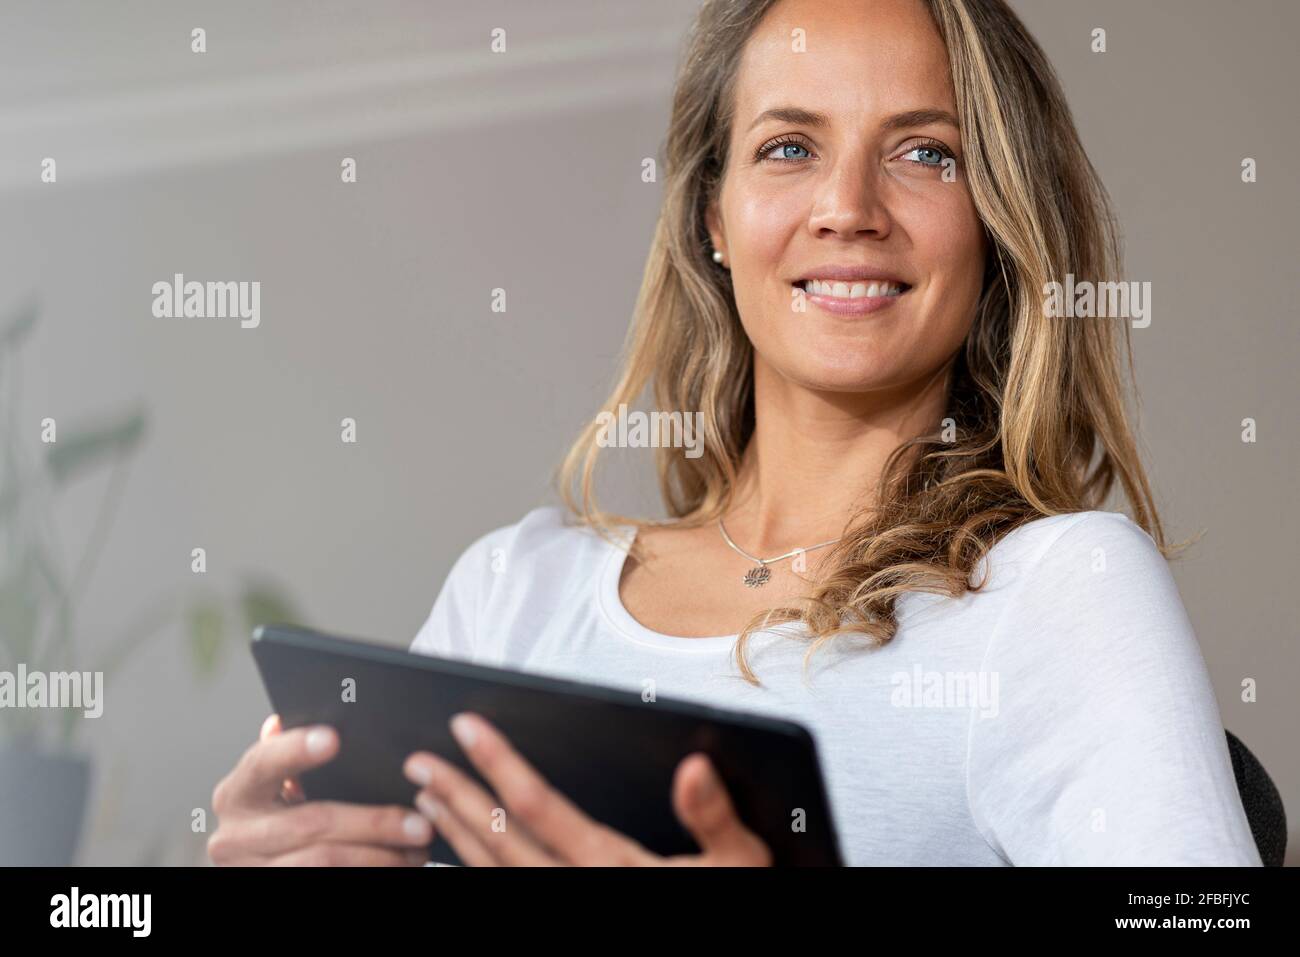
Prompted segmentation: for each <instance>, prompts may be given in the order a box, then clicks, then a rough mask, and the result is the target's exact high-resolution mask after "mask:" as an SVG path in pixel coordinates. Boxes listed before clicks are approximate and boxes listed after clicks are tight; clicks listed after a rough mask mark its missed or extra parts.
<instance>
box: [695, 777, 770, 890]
mask: <svg viewBox="0 0 1300 957" xmlns="http://www.w3.org/2000/svg"><path fill="white" fill-rule="evenodd" d="M673 809H674V810H675V811H676V812H677V817H678V819H679V820H680V821H681V822H682V825H683V826H684V827H685V828H686V829H687V830H688V831H690V832H691V836H692V837H694V838H695V841H696V843H697V844H699V845H700V849H701V851H702V852H703V853H702V854H700V855H683V856H682V857H681V858H672V859H671V860H672V862H673V863H681V864H720V865H724V866H737V867H739V866H757V867H767V866H770V865H771V863H772V853H771V851H770V850H769V849H768V846H767V845H766V844H765V843H763V840H762V839H761V838H760V837H759V836H758V835H757V834H755V833H754V832H753V831H751V830H750V829H749V828H747V827H746V826H745V825H744V823H743V822H742V821H741V820H740V815H739V814H737V813H736V807H735V805H734V804H733V803H732V801H731V795H729V794H728V793H727V788H726V785H725V784H724V783H723V781H722V778H721V777H720V776H719V775H718V772H717V771H716V770H714V768H713V763H712V762H711V761H710V760H709V759H708V757H707V756H706V755H704V754H700V753H698V752H697V753H695V754H691V755H688V756H687V757H686V758H685V759H683V761H682V762H681V764H679V765H678V766H677V772H676V774H675V775H674V776H673Z"/></svg>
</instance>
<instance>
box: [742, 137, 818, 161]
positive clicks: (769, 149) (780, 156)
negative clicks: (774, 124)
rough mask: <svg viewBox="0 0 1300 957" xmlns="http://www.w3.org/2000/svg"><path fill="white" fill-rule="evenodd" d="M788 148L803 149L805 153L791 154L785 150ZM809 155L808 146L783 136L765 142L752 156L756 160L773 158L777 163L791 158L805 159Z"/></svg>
mask: <svg viewBox="0 0 1300 957" xmlns="http://www.w3.org/2000/svg"><path fill="white" fill-rule="evenodd" d="M788 150H803V151H804V153H805V154H806V155H804V156H791V155H790V154H789V153H788V152H787V151H788ZM811 156H812V154H811V153H810V152H809V150H808V147H806V146H804V145H803V144H802V143H800V142H798V141H797V140H793V139H788V138H785V137H778V138H777V139H775V140H772V141H771V142H769V143H765V144H764V145H763V146H760V147H759V148H758V152H757V153H755V154H754V158H755V159H757V160H772V159H774V160H776V161H777V162H779V163H780V162H789V161H791V160H805V159H809V158H810V157H811Z"/></svg>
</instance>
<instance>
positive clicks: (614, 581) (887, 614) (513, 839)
mask: <svg viewBox="0 0 1300 957" xmlns="http://www.w3.org/2000/svg"><path fill="white" fill-rule="evenodd" d="M1067 274H1072V275H1073V276H1074V277H1075V282H1076V285H1077V284H1078V283H1079V282H1081V281H1091V282H1100V281H1105V280H1108V279H1112V278H1118V254H1117V251H1116V242H1115V239H1114V236H1113V233H1112V224H1111V220H1110V215H1109V211H1108V208H1107V201H1106V197H1105V193H1104V191H1103V189H1102V187H1101V184H1100V183H1099V181H1098V179H1097V176H1096V174H1095V172H1094V171H1093V169H1092V167H1091V165H1090V164H1089V162H1088V160H1087V158H1086V156H1085V154H1084V151H1083V149H1082V147H1081V145H1080V143H1079V140H1078V136H1077V134H1076V132H1075V130H1074V127H1073V124H1072V121H1071V118H1070V114H1069V111H1068V108H1067V106H1066V104H1065V102H1064V99H1063V97H1062V94H1061V91H1060V88H1059V86H1058V84H1057V81H1056V79H1055V77H1054V75H1053V73H1052V70H1051V68H1050V66H1049V65H1048V63H1047V62H1046V60H1045V59H1044V57H1043V54H1042V51H1041V50H1040V49H1039V48H1038V46H1037V45H1036V44H1035V42H1034V41H1033V39H1032V38H1031V37H1030V36H1029V35H1028V34H1027V33H1026V31H1025V29H1024V27H1023V26H1022V25H1021V24H1020V22H1019V21H1018V20H1017V19H1016V17H1015V16H1014V14H1013V13H1012V12H1011V11H1010V10H1009V9H1008V8H1007V7H1006V6H1005V4H1004V3H1003V2H1002V0H835V2H830V0H776V2H773V0H720V2H712V0H710V2H706V3H705V4H704V6H703V8H702V10H701V12H700V14H699V18H698V21H697V24H696V27H695V30H694V32H693V34H692V39H691V44H690V47H689V49H688V51H687V55H686V57H685V60H684V63H683V66H682V70H681V74H680V76H679V78H678V82H677V90H676V95H675V99H674V103H673V114H672V126H671V129H670V132H669V138H668V143H667V183H666V189H665V199H664V208H663V215H662V217H661V219H660V222H659V226H658V230H657V233H656V236H655V242H654V247H653V250H652V253H651V257H650V261H649V264H648V267H647V270H646V275H645V279H644V283H643V285H642V289H641V295H640V298H639V301H638V306H637V317H636V322H635V324H634V327H633V331H632V333H631V338H630V340H629V348H628V356H627V360H626V365H625V368H624V370H623V373H622V376H621V378H620V380H619V382H618V385H617V387H616V389H615V390H614V394H613V395H612V396H611V397H610V399H609V401H608V403H607V406H606V409H605V411H606V412H608V411H611V410H614V409H617V408H618V407H619V406H620V404H625V403H627V404H630V403H634V402H635V401H636V400H637V397H638V396H640V395H641V394H642V390H643V388H644V387H646V386H652V387H653V394H654V396H655V399H656V401H655V405H656V407H657V408H659V409H662V410H667V411H679V412H683V413H687V414H689V413H690V412H692V411H693V410H698V411H699V412H701V413H702V415H703V423H704V435H705V438H706V441H705V446H704V452H703V455H700V456H697V457H690V456H687V455H685V454H683V451H682V449H680V448H678V449H660V450H659V452H658V453H657V454H658V455H659V459H658V462H659V474H660V481H661V487H662V490H663V497H664V500H665V503H666V506H667V509H668V511H669V514H670V515H671V516H672V518H673V520H672V521H670V522H666V523H650V522H644V521H638V520H635V519H630V518H626V517H623V516H616V515H609V514H606V513H604V512H602V511H601V510H600V508H599V506H598V505H597V504H596V501H595V497H594V494H593V492H592V484H593V475H594V470H595V465H596V461H597V459H598V457H599V452H600V447H601V445H602V444H603V443H602V441H601V435H600V432H601V429H602V422H603V420H597V421H593V423H592V425H591V426H590V427H589V428H588V429H587V431H586V432H585V433H584V435H583V436H582V437H581V438H580V439H579V440H578V442H577V443H576V445H575V447H574V449H573V450H572V451H571V453H570V455H569V457H568V459H567V460H566V463H565V466H564V468H563V470H562V472H561V482H560V485H561V489H562V491H563V493H564V495H565V499H566V502H567V503H568V507H569V511H570V512H572V513H573V515H574V516H576V518H577V520H576V521H573V520H571V519H570V518H569V516H568V515H567V514H566V513H565V512H562V511H561V510H560V509H558V508H542V509H537V510H534V511H532V512H530V513H529V514H528V515H526V516H524V518H523V519H522V520H521V521H519V522H517V523H516V524H513V525H510V526H507V527H505V528H501V529H497V530H495V531H492V532H490V533H488V534H487V535H485V536H483V537H482V538H480V539H479V540H478V541H477V542H475V543H474V544H473V545H471V546H470V548H469V549H468V550H467V551H466V552H465V553H464V554H463V555H462V556H461V557H460V559H459V561H458V562H457V563H456V565H455V567H454V569H453V570H452V572H451V575H450V576H449V578H448V580H447V582H446V584H445V585H444V587H443V590H442V593H441V594H440V596H439V597H438V600H437V602H436V603H435V605H434V607H433V610H432V613H431V614H430V616H429V619H428V621H427V622H426V624H425V625H424V627H423V629H422V630H421V631H420V633H419V635H418V637H417V638H416V640H415V643H414V646H413V647H414V649H415V650H417V651H422V652H430V653H436V654H441V655H456V656H463V657H471V658H474V659H475V660H479V661H484V662H487V663H491V664H502V665H507V666H510V667H517V668H524V669H530V670H536V671H546V672H550V673H554V674H559V675H564V676H569V677H576V678H579V679H582V680H587V681H592V682H597V683H604V684H611V685H619V686H626V687H633V688H641V687H643V685H644V683H645V682H646V681H651V682H653V685H654V687H655V690H656V693H657V694H663V695H665V696H670V697H676V698H687V699H695V700H700V701H705V702H708V703H710V704H714V705H719V706H723V707H733V708H739V709H743V710H751V711H760V712H766V713H771V714H775V715H780V716H782V717H786V718H792V719H794V720H798V721H800V722H802V723H804V724H805V725H807V726H808V727H809V728H810V729H811V730H812V731H813V733H814V735H815V736H816V738H817V741H818V746H819V751H820V754H821V758H822V761H823V764H824V769H825V773H826V776H827V781H828V787H829V791H830V796H831V803H832V806H833V812H834V816H835V824H836V826H837V829H838V832H839V835H840V840H841V845H842V847H843V849H844V852H845V855H846V858H847V859H848V861H849V863H853V864H971V865H1002V864H1015V865H1023V864H1030V865H1032V864H1150V865H1164V864H1207V865H1209V864H1241V865H1258V864H1259V863H1260V859H1259V856H1258V853H1257V851H1256V849H1255V846H1254V844H1253V842H1252V839H1251V834H1250V831H1249V828H1248V825H1247V822H1246V818H1245V815H1244V812H1243V810H1242V806H1241V803H1240V799H1239V797H1238V794H1237V790H1236V786H1235V783H1234V779H1233V774H1232V770H1231V765H1230V762H1229V756H1228V752H1227V747H1226V744H1225V739H1224V734H1223V727H1222V724H1221V719H1220V716H1219V713H1218V708H1217V705H1216V703H1215V700H1214V695H1213V691H1212V688H1211V685H1210V682H1209V678H1208V676H1207V674H1206V670H1205V666H1204V662H1203V660H1202V658H1201V656H1200V652H1199V650H1198V647H1197V644H1196V639H1195V636H1194V634H1193V632H1192V629H1191V626H1190V623H1189V622H1188V619H1187V615H1186V613H1185V611H1184V609H1183V606H1182V603H1181V601H1180V600H1179V597H1178V593H1177V590H1176V588H1175V586H1174V583H1173V580H1172V577H1171V576H1170V573H1169V570H1168V568H1167V567H1166V557H1167V554H1168V553H1170V552H1171V551H1172V550H1171V549H1170V548H1169V547H1168V546H1166V544H1165V542H1164V536H1163V533H1162V530H1161V525H1160V522H1159V519H1158V517H1157V514H1156V509H1155V507H1154V504H1153V501H1152V495H1151V491H1150V489H1149V487H1148V484H1147V480H1146V477H1145V475H1144V472H1143V469H1142V465H1141V463H1140V462H1139V459H1138V455H1137V453H1136V446H1135V441H1134V438H1133V435H1132V431H1131V428H1130V426H1129V423H1128V421H1127V418H1126V414H1125V411H1124V401H1123V394H1122V388H1121V381H1122V380H1121V373H1120V355H1119V353H1120V348H1119V347H1120V345H1121V336H1120V332H1121V331H1123V334H1124V335H1123V337H1122V338H1123V344H1124V345H1127V327H1126V326H1124V325H1121V323H1122V322H1123V321H1124V320H1122V319H1121V320H1116V319H1114V318H1106V319H1086V318H1074V317H1071V318H1068V319H1066V318H1057V317H1054V316H1053V315H1051V314H1049V311H1048V310H1046V309H1045V305H1044V297H1045V294H1046V292H1047V290H1048V288H1049V284H1050V283H1053V282H1064V281H1065V277H1066V275H1067ZM1116 485H1118V487H1119V489H1122V491H1123V493H1124V495H1125V497H1126V498H1127V500H1128V503H1129V506H1130V508H1131V511H1132V513H1133V518H1132V519H1130V518H1127V517H1125V516H1123V515H1121V514H1119V513H1115V512H1110V511H1104V510H1101V506H1102V504H1103V503H1104V501H1105V499H1106V497H1107V495H1108V494H1109V492H1110V491H1111V490H1112V489H1113V488H1115V487H1116ZM633 535H634V542H633V547H632V549H631V553H630V554H629V553H628V552H627V551H626V550H625V549H624V547H622V546H624V545H626V543H627V539H628V538H629V537H633ZM742 626H743V628H742ZM453 728H454V730H455V731H457V733H458V738H459V739H460V740H461V743H462V746H464V747H465V749H466V752H467V754H468V756H469V758H470V760H471V761H473V762H474V763H475V765H476V766H477V767H479V768H480V770H481V771H482V772H483V773H484V776H485V778H486V779H487V780H488V781H490V782H491V783H492V785H493V789H494V791H495V792H496V793H495V795H492V794H489V793H488V792H486V791H484V790H482V789H481V788H479V787H478V786H477V785H475V784H474V783H473V782H471V781H470V780H469V779H468V778H467V777H466V776H465V775H463V774H461V773H460V772H458V771H456V770H455V769H454V768H452V767H451V766H450V765H448V764H446V763H445V762H442V761H440V760H438V759H437V758H435V757H434V756H432V755H428V754H416V755H412V756H411V757H410V758H409V759H408V761H407V764H406V772H407V774H408V777H410V779H411V780H412V781H414V782H416V783H418V784H419V785H420V786H421V787H422V791H421V795H420V798H419V800H418V801H417V805H418V807H419V808H420V809H421V811H422V812H423V814H422V815H418V816H417V815H413V814H411V813H410V811H409V809H401V808H385V809H377V810H376V809H362V808H356V807H347V806H338V805H324V804H320V803H318V802H307V803H297V804H295V803H294V801H295V800H296V798H295V794H294V792H295V788H296V785H295V784H294V783H293V781H292V778H293V776H294V775H296V774H297V773H299V772H300V771H302V770H303V769H305V768H308V767H311V766H314V765H316V764H319V763H322V762H324V761H327V760H329V759H330V758H331V757H332V756H333V754H334V753H335V751H336V749H337V739H336V737H335V736H334V735H333V733H332V731H331V730H330V729H315V730H313V731H307V730H305V729H300V730H295V731H291V732H286V733H283V734H281V733H278V726H277V724H276V719H275V718H274V716H272V718H270V719H268V723H267V725H266V727H265V728H264V734H263V739H262V741H261V742H259V743H258V744H257V745H255V746H254V747H253V748H251V749H250V751H249V752H248V754H247V755H246V756H245V757H244V759H243V761H241V763H240V765H239V766H238V767H237V768H236V769H235V770H234V771H232V772H231V774H230V775H229V776H228V777H227V778H226V779H225V780H223V781H222V783H221V784H220V785H218V788H217V791H216V793H215V794H214V806H215V808H216V810H217V812H218V814H219V816H220V822H221V823H220V828H219V829H218V831H217V832H216V834H215V835H214V836H213V838H212V840H211V842H210V852H211V854H212V856H213V858H214V859H215V860H217V861H218V862H221V863H225V862H239V863H246V862H268V863H357V864H370V863H394V864H397V863H405V862H418V861H420V860H422V859H423V856H422V854H421V853H419V852H416V853H414V854H410V853H409V852H408V851H406V850H404V849H406V848H410V847H413V846H414V847H420V846H422V845H424V844H425V843H427V841H428V840H429V839H430V837H431V834H432V830H431V829H430V821H431V822H432V827H434V828H437V829H438V830H439V832H440V833H441V834H442V835H443V836H445V837H446V838H447V840H448V841H449V842H450V843H451V844H452V845H453V846H454V847H455V848H456V850H457V852H458V853H459V854H460V856H461V858H462V859H463V860H464V861H466V862H467V863H469V864H548V863H582V864H587V863H591V864H658V863H681V864H764V863H768V862H769V854H768V850H767V848H766V847H765V846H764V845H763V843H762V841H760V840H759V839H758V838H757V837H756V836H755V835H754V834H753V833H751V832H750V831H748V830H747V829H746V828H745V827H744V825H743V824H742V823H741V822H740V821H739V820H738V819H737V817H736V815H735V812H734V809H733V807H732V804H731V801H730V799H729V797H728V795H727V793H726V790H725V788H724V787H723V786H721V782H720V781H719V779H718V778H717V777H716V776H715V774H714V772H713V770H712V768H711V767H710V765H709V763H708V761H707V759H705V758H703V756H696V755H692V756H691V757H690V758H688V759H687V760H686V761H684V762H683V763H682V765H681V767H679V769H678V773H677V776H676V779H675V781H674V788H673V794H672V795H671V799H672V801H673V806H674V808H675V810H676V812H677V814H678V816H679V817H680V818H681V820H682V822H683V824H684V825H685V826H686V827H687V828H688V829H689V830H690V831H691V832H692V833H693V834H694V836H695V837H696V840H697V842H698V843H699V845H700V847H701V848H702V853H701V854H700V855H698V856H689V857H683V858H674V859H671V860H664V859H661V858H657V857H655V856H654V855H652V854H650V853H649V852H647V851H646V850H645V849H643V848H641V847H639V846H638V845H636V844H635V843H634V842H632V841H630V840H629V839H628V838H626V837H625V836H623V835H620V834H617V833H614V832H613V831H611V830H609V829H608V828H605V827H603V826H601V825H600V824H599V822H595V821H591V820H590V819H588V818H587V817H586V816H585V815H584V814H583V813H582V810H581V809H580V808H577V807H574V806H573V805H572V804H571V803H570V802H568V801H567V800H566V799H565V798H564V797H563V796H562V795H560V794H558V793H556V792H555V791H553V790H552V789H551V788H550V787H549V786H548V785H547V784H546V782H545V781H544V780H542V779H541V778H540V777H539V776H538V775H537V774H536V772H534V771H533V770H532V769H531V768H530V767H529V766H528V765H527V764H526V762H524V761H523V760H522V759H521V758H520V756H519V755H518V754H517V753H515V752H514V751H513V749H512V748H511V747H510V744H509V742H508V741H506V740H505V739H504V738H503V737H502V736H501V735H500V734H499V733H498V732H496V731H495V730H494V729H493V728H491V727H490V726H489V725H488V724H487V723H486V722H484V721H483V720H482V719H480V718H478V717H477V716H474V715H465V716H461V717H458V718H457V719H456V720H455V721H454V722H453ZM286 779H289V780H287V781H286ZM282 783H283V784H284V788H285V789H287V792H286V793H287V801H278V800H277V796H281V797H283V795H281V790H282V788H281V785H282ZM286 803H287V804H288V805H289V806H287V807H286V806H285V804H286ZM497 807H504V808H505V810H506V812H507V819H508V820H509V821H510V822H512V824H511V826H510V827H508V828H507V829H506V832H505V833H497V831H496V830H495V829H494V828H493V827H492V823H493V821H494V820H495V818H494V816H493V810H494V808H497Z"/></svg>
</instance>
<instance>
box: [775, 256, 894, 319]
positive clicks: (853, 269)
mask: <svg viewBox="0 0 1300 957" xmlns="http://www.w3.org/2000/svg"><path fill="white" fill-rule="evenodd" d="M809 279H830V280H833V281H835V282H846V283H855V282H892V283H895V284H897V285H899V286H902V287H903V291H902V292H901V293H899V294H898V295H897V296H859V297H858V298H856V299H848V298H844V297H841V296H823V295H814V294H813V293H810V292H805V293H804V298H805V300H806V301H807V302H809V303H811V304H812V305H814V306H816V307H817V308H819V309H822V310H823V311H825V312H829V313H831V314H832V315H836V316H865V315H869V314H870V313H873V312H879V311H880V310H881V309H887V308H889V307H890V306H892V305H893V304H894V303H895V302H897V301H898V300H899V299H902V298H903V297H904V296H906V295H907V294H908V293H909V292H910V291H911V290H912V286H911V284H910V283H908V282H905V281H903V280H902V279H899V278H898V277H897V276H894V275H890V274H889V273H888V272H885V271H883V270H881V269H877V268H875V267H872V266H834V265H826V266H813V267H811V268H810V269H809V270H808V272H806V273H804V274H803V275H802V276H801V277H800V278H798V279H795V280H793V281H792V282H791V283H790V285H791V286H793V287H794V288H796V289H801V288H803V283H805V282H806V281H807V280H809Z"/></svg>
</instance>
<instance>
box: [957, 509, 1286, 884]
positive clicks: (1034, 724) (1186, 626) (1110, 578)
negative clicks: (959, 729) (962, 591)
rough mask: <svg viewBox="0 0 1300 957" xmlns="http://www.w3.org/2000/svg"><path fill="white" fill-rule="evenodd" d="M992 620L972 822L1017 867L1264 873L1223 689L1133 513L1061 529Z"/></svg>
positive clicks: (975, 734) (1095, 516) (1093, 515)
mask: <svg viewBox="0 0 1300 957" xmlns="http://www.w3.org/2000/svg"><path fill="white" fill-rule="evenodd" d="M1025 575H1026V577H1025V579H1024V580H1023V582H1020V583H1018V584H1017V585H1016V586H1015V587H1016V588H1017V592H1016V594H1015V596H1014V597H1013V598H1012V599H1011V601H1010V602H1009V604H1008V606H1007V609H1006V610H1005V612H1004V613H1003V614H1002V617H1001V619H1000V620H999V622H998V623H997V625H996V626H995V628H994V630H993V632H992V634H991V636H990V638H989V644H988V647H987V649H986V652H985V657H984V663H983V666H982V667H983V668H984V669H986V670H987V671H988V672H989V680H990V682H992V681H994V680H996V682H997V683H996V684H995V685H993V687H996V688H998V689H999V690H998V693H997V698H996V701H997V707H996V708H994V709H987V712H986V713H988V712H991V714H989V716H987V717H984V716H981V715H980V713H977V712H975V711H972V714H971V723H970V728H969V739H968V752H967V768H966V771H967V778H966V784H967V798H968V801H969V803H970V811H971V815H972V817H973V819H974V821H975V823H976V825H977V826H978V827H979V829H980V831H981V832H982V833H983V834H984V837H985V840H987V841H988V842H989V845H990V846H991V847H992V848H993V849H994V850H995V851H997V852H998V853H999V854H1001V855H1002V856H1003V857H1004V858H1005V859H1006V860H1008V861H1009V862H1010V863H1012V864H1015V865H1031V866H1032V865H1109V866H1114V865H1118V866H1128V865H1143V866H1165V865H1198V866H1199V865H1237V866H1260V865H1261V864H1262V862H1261V860H1260V856H1259V852H1258V850H1257V849H1256V847H1255V843H1254V840H1253V838H1252V836H1251V832H1250V826H1249V824H1248V822H1247V820H1246V815H1245V811H1244V810H1243V808H1242V804H1241V797H1240V795H1239V793H1238V791H1237V784H1236V779H1235V777H1234V776H1233V771H1232V763H1231V759H1230V757H1229V754H1228V747H1227V742H1226V739H1225V735H1224V728H1223V722H1222V718H1221V716H1220V714H1219V708H1218V704H1217V702H1216V701H1215V698H1214V689H1213V686H1212V685H1211V683H1210V677H1209V674H1208V672H1207V670H1206V667H1205V661H1204V659H1203V658H1202V656H1201V652H1200V648H1199V646H1198V644H1197V641H1196V636H1195V634H1194V633H1193V630H1192V626H1191V622H1190V621H1189V620H1188V617H1187V612H1186V609H1185V608H1184V607H1183V604H1182V601H1181V599H1180V598H1179V595H1178V589H1177V586H1176V585H1175V583H1174V580H1173V576H1172V574H1171V573H1170V571H1169V567H1168V565H1167V563H1166V560H1165V558H1164V557H1163V556H1162V555H1161V554H1160V551H1159V549H1158V548H1157V547H1156V545H1155V542H1154V541H1152V539H1151V538H1150V536H1148V535H1147V534H1146V532H1144V531H1143V530H1142V529H1141V528H1140V527H1139V526H1138V525H1136V524H1135V523H1134V522H1132V521H1131V520H1130V519H1128V518H1127V517H1126V516H1123V515H1120V514H1118V513H1111V512H1087V513H1083V516H1082V517H1081V518H1079V519H1077V520H1075V521H1074V522H1072V523H1071V524H1069V525H1068V526H1066V528H1065V530H1064V531H1063V532H1061V533H1059V535H1058V537H1057V538H1056V540H1055V541H1053V542H1052V543H1051V544H1050V545H1049V546H1048V547H1047V550H1046V551H1045V552H1044V553H1043V555H1042V557H1041V558H1040V559H1039V561H1038V562H1036V563H1035V564H1033V565H1032V566H1031V567H1030V569H1029V570H1028V571H1027V572H1026V573H1025Z"/></svg>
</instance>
